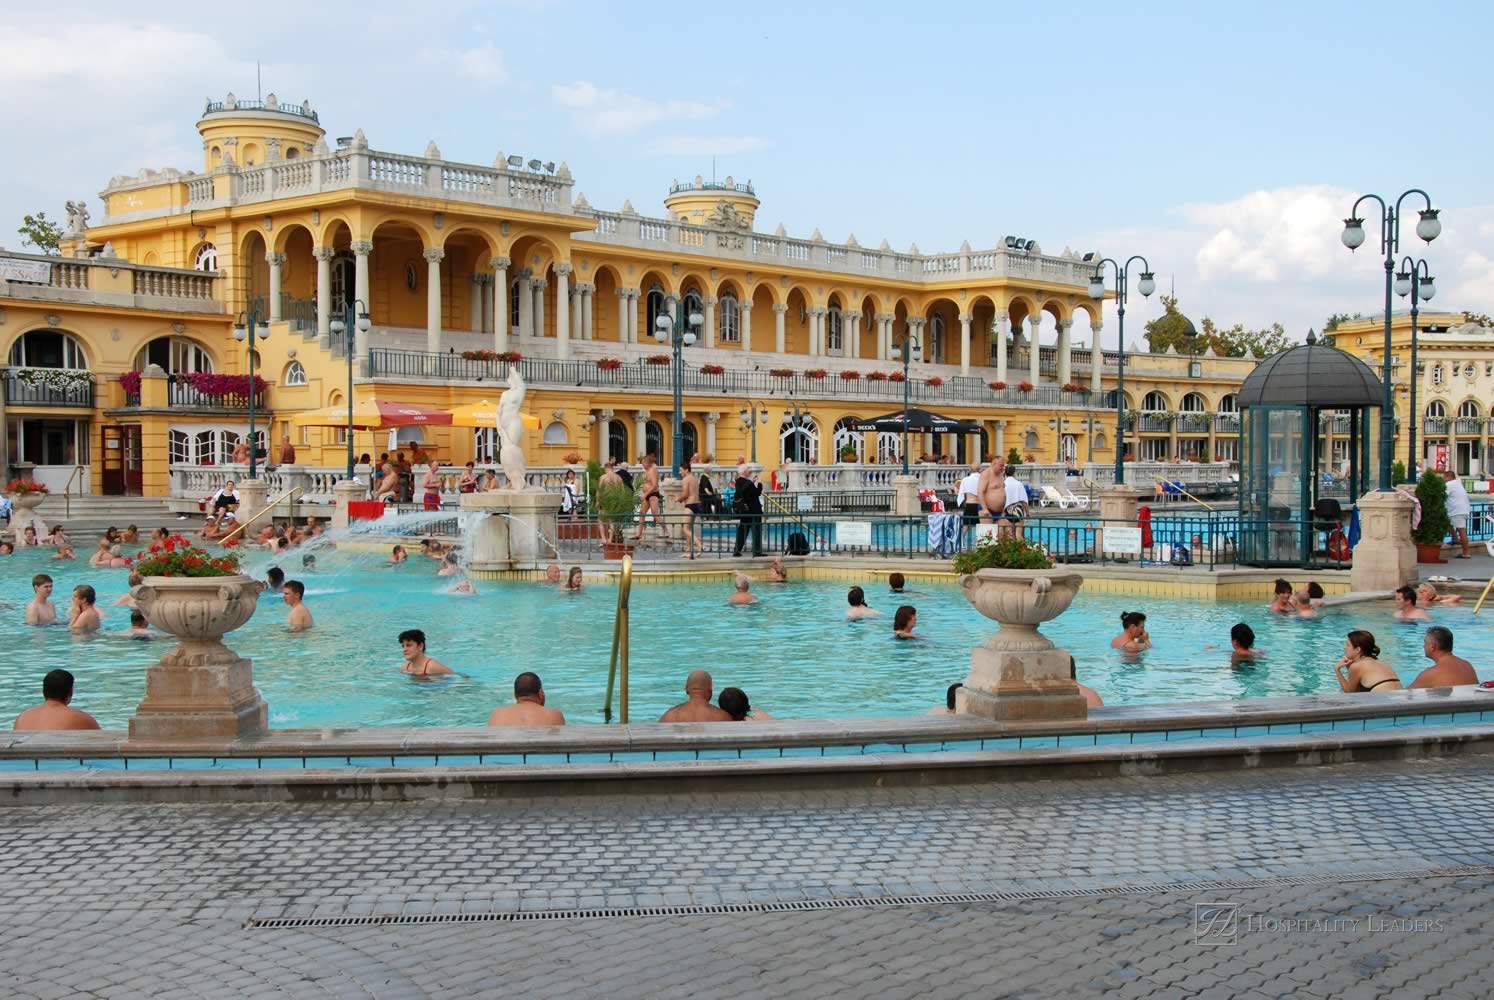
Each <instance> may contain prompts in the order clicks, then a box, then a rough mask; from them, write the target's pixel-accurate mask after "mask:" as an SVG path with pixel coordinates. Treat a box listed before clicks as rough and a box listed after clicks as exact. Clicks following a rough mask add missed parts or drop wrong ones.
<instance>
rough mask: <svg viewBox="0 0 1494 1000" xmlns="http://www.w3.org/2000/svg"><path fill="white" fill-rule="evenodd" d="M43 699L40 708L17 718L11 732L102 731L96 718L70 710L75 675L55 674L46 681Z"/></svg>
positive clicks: (63, 672)
mask: <svg viewBox="0 0 1494 1000" xmlns="http://www.w3.org/2000/svg"><path fill="white" fill-rule="evenodd" d="M42 698H43V699H44V701H43V702H42V703H41V704H40V705H37V706H36V707H35V708H28V709H26V711H24V712H22V713H21V714H20V715H18V716H16V723H15V725H14V726H12V727H11V728H12V729H14V730H15V731H16V732H18V733H19V732H44V731H48V730H59V729H98V728H99V722H98V720H97V719H95V718H94V717H93V716H91V715H89V714H88V713H87V712H80V711H78V710H77V709H76V708H70V707H69V706H68V702H70V701H72V700H73V675H72V674H70V673H68V672H67V671H66V670H53V671H50V672H49V673H48V674H47V676H45V677H43V678H42Z"/></svg>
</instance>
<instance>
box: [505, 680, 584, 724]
mask: <svg viewBox="0 0 1494 1000" xmlns="http://www.w3.org/2000/svg"><path fill="white" fill-rule="evenodd" d="M488 725H490V726H563V725H565V715H564V714H563V713H562V712H561V711H560V709H558V708H546V707H545V687H544V685H543V684H541V683H540V679H539V674H536V673H534V672H532V671H529V670H526V671H524V672H523V673H522V674H520V675H519V676H517V677H515V678H514V703H513V704H512V705H503V706H501V707H499V708H495V709H493V714H492V715H490V716H488Z"/></svg>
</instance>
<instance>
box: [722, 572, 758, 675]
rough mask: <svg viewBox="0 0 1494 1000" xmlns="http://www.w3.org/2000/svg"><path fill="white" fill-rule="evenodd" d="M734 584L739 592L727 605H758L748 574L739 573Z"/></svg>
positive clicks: (729, 598) (733, 595) (728, 599)
mask: <svg viewBox="0 0 1494 1000" xmlns="http://www.w3.org/2000/svg"><path fill="white" fill-rule="evenodd" d="M733 582H734V583H735V584H736V587H737V592H736V593H735V594H732V595H731V596H730V597H728V598H727V599H726V603H727V604H756V603H757V597H756V596H755V595H754V594H752V592H751V590H752V580H751V579H749V578H748V576H747V574H746V573H738V574H737V576H736V580H735V581H733ZM731 690H735V689H734V688H727V689H726V691H731ZM726 691H722V692H721V695H722V697H725V696H726Z"/></svg>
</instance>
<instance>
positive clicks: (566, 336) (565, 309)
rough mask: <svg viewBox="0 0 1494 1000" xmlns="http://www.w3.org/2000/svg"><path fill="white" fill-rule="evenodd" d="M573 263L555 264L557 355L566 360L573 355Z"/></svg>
mask: <svg viewBox="0 0 1494 1000" xmlns="http://www.w3.org/2000/svg"><path fill="white" fill-rule="evenodd" d="M570 281H571V265H569V264H556V265H555V340H556V345H555V346H556V347H557V348H558V351H557V352H556V357H558V358H560V360H562V361H564V360H565V359H566V358H568V357H570V356H571V340H570V325H571V295H570V288H569V287H568V286H569V285H570Z"/></svg>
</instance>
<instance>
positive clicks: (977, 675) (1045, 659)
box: [955, 569, 1088, 722]
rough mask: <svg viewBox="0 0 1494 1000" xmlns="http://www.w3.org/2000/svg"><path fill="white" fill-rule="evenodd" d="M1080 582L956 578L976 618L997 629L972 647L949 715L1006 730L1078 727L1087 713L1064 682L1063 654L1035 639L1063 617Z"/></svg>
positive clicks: (1014, 575) (1055, 573) (1034, 575)
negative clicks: (1037, 724)
mask: <svg viewBox="0 0 1494 1000" xmlns="http://www.w3.org/2000/svg"><path fill="white" fill-rule="evenodd" d="M1081 583H1083V577H1081V576H1080V575H1079V574H1078V573H1066V572H1063V571H1060V570H1056V569H983V570H978V571H977V572H975V573H973V574H971V575H969V576H962V577H960V590H961V592H962V593H964V595H965V599H966V600H968V601H969V602H970V603H971V604H972V605H974V606H975V610H977V611H979V612H980V613H981V614H983V615H985V616H986V617H987V618H990V619H991V620H992V621H995V622H997V623H998V624H999V625H1000V626H1001V628H1000V629H999V630H998V631H997V633H996V634H995V635H993V636H991V638H989V639H987V640H986V641H985V642H983V643H981V644H980V645H979V646H976V647H975V649H974V650H972V651H971V656H970V676H969V677H967V678H965V686H964V687H963V688H961V689H960V690H959V691H958V692H957V693H956V695H955V711H956V712H957V713H969V714H971V715H979V716H983V717H985V718H987V719H1002V720H1007V721H1012V722H1019V721H1039V720H1043V719H1075V718H1077V719H1082V718H1084V717H1085V716H1086V715H1087V714H1088V713H1087V709H1086V707H1085V704H1084V696H1083V695H1081V694H1080V693H1079V686H1078V685H1077V684H1075V683H1074V680H1073V679H1072V678H1071V677H1070V676H1069V654H1068V652H1067V651H1066V650H1062V649H1059V648H1057V647H1056V646H1054V645H1053V643H1052V641H1051V640H1049V639H1048V638H1046V637H1045V636H1043V635H1042V634H1041V633H1040V632H1038V628H1037V627H1038V626H1039V625H1041V624H1042V623H1043V622H1045V621H1051V620H1052V619H1054V618H1057V617H1058V616H1059V615H1061V614H1063V613H1064V612H1065V611H1067V610H1068V608H1069V605H1070V604H1072V603H1074V597H1075V596H1076V595H1077V594H1078V593H1079V586H1080V584H1081Z"/></svg>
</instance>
